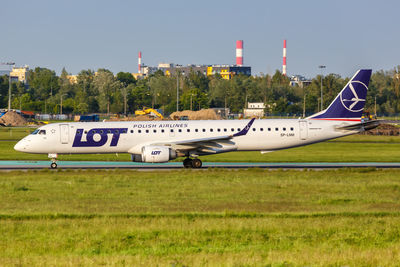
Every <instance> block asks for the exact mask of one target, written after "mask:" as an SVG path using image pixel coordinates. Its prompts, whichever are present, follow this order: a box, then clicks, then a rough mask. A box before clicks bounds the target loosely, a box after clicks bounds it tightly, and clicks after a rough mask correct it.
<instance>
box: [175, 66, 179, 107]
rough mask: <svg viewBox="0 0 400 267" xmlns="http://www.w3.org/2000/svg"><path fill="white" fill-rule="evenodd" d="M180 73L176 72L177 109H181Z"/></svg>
mask: <svg viewBox="0 0 400 267" xmlns="http://www.w3.org/2000/svg"><path fill="white" fill-rule="evenodd" d="M178 74H179V73H178V72H176V111H179V75H178Z"/></svg>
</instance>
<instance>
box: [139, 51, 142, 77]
mask: <svg viewBox="0 0 400 267" xmlns="http://www.w3.org/2000/svg"><path fill="white" fill-rule="evenodd" d="M138 73H142V52H140V51H139V56H138Z"/></svg>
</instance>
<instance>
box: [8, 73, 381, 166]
mask: <svg viewBox="0 0 400 267" xmlns="http://www.w3.org/2000/svg"><path fill="white" fill-rule="evenodd" d="M371 72H372V71H371V70H370V69H361V70H359V71H357V72H356V74H355V75H354V76H353V77H352V78H351V79H350V80H349V82H348V83H347V84H346V85H345V87H344V88H343V89H342V90H341V91H340V93H339V94H338V95H337V96H336V98H335V99H334V100H333V101H332V103H331V104H330V105H329V106H328V107H327V108H326V109H325V110H323V111H321V112H318V113H316V114H314V115H312V116H310V117H307V118H304V119H302V118H299V119H257V120H255V119H254V118H253V119H251V120H214V121H213V120H198V121H196V120H193V121H144V122H143V121H140V122H139V121H138V122H134V121H124V122H65V123H64V122H63V123H52V124H48V125H44V126H41V127H39V128H38V129H36V130H35V131H34V132H32V133H31V134H30V135H28V136H26V137H24V138H23V139H22V140H20V141H19V142H18V143H17V144H16V145H15V146H14V149H15V150H17V151H21V152H27V153H42V154H48V157H49V158H50V159H51V164H50V168H53V169H54V168H57V156H58V155H59V154H89V153H129V154H131V159H132V161H134V162H149V163H163V162H168V161H170V160H173V159H175V158H178V157H185V159H184V160H183V166H184V167H185V168H201V167H202V161H201V160H200V159H199V156H203V155H210V154H218V153H225V152H231V151H261V153H268V152H272V151H276V150H281V149H287V148H292V147H298V146H304V145H309V144H313V143H317V142H322V141H325V140H329V139H333V138H338V137H342V136H347V135H351V134H356V133H359V132H362V131H365V130H369V129H372V128H375V127H377V126H378V125H379V121H377V120H368V121H364V119H362V118H361V117H362V114H363V110H364V106H365V99H366V95H367V91H368V84H369V80H370V77H371Z"/></svg>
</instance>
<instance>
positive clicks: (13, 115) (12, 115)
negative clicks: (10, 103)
mask: <svg viewBox="0 0 400 267" xmlns="http://www.w3.org/2000/svg"><path fill="white" fill-rule="evenodd" d="M0 123H3V124H4V125H6V126H26V125H27V124H28V122H27V120H26V119H25V118H24V117H22V116H21V115H19V114H18V113H17V112H15V111H8V112H7V113H6V114H4V115H3V116H2V117H1V118H0Z"/></svg>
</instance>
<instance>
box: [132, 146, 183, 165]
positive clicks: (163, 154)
mask: <svg viewBox="0 0 400 267" xmlns="http://www.w3.org/2000/svg"><path fill="white" fill-rule="evenodd" d="M171 159H176V152H175V150H173V149H171V148H169V147H165V146H144V147H143V148H142V154H141V155H137V154H135V155H132V161H139V162H151V163H161V162H168V161H169V160H171Z"/></svg>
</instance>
